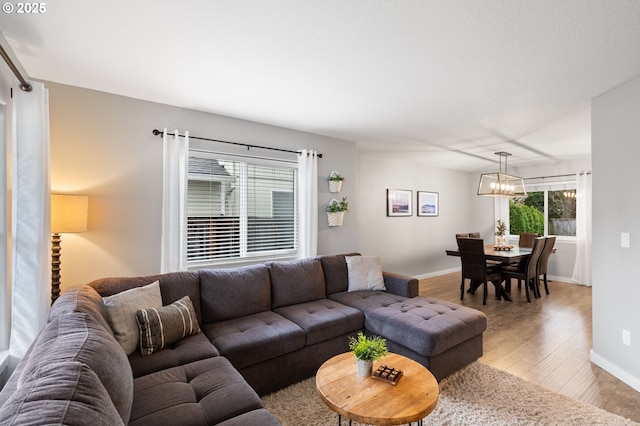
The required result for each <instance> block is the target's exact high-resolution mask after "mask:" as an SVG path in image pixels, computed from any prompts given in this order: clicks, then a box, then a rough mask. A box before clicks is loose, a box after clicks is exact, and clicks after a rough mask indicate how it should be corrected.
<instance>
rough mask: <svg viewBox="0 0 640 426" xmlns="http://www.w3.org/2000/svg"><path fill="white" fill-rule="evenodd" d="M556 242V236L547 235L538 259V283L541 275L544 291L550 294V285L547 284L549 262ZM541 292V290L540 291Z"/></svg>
mask: <svg viewBox="0 0 640 426" xmlns="http://www.w3.org/2000/svg"><path fill="white" fill-rule="evenodd" d="M555 244H556V237H547V238H545V240H544V248H543V249H542V254H541V255H540V260H538V272H537V274H538V285H539V283H540V275H542V279H543V281H544V291H545V292H546V293H547V294H549V285H548V284H547V264H548V263H549V255H550V254H551V252H552V251H553V246H554V245H555ZM538 294H540V291H538Z"/></svg>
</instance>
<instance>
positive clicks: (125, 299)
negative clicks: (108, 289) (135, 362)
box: [102, 281, 162, 355]
mask: <svg viewBox="0 0 640 426" xmlns="http://www.w3.org/2000/svg"><path fill="white" fill-rule="evenodd" d="M102 300H103V301H104V305H105V308H106V309H107V315H108V317H109V324H110V325H111V329H112V330H113V334H114V335H115V337H116V340H117V341H118V343H120V345H121V346H122V349H124V351H125V352H126V354H127V355H131V354H132V353H133V352H135V350H136V349H137V347H138V343H139V340H140V333H139V331H138V324H137V323H136V312H137V311H138V309H148V308H161V307H162V295H161V294H160V283H159V282H158V281H155V282H153V283H151V284H149V285H146V286H144V287H137V288H132V289H129V290H125V291H123V292H120V293H117V294H114V295H113V296H108V297H103V298H102Z"/></svg>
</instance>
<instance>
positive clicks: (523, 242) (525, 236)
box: [518, 232, 540, 248]
mask: <svg viewBox="0 0 640 426" xmlns="http://www.w3.org/2000/svg"><path fill="white" fill-rule="evenodd" d="M539 236H540V234H538V233H535V232H523V233H522V234H520V238H519V239H518V246H520V247H524V248H532V247H533V240H535V239H536V238H538V237H539Z"/></svg>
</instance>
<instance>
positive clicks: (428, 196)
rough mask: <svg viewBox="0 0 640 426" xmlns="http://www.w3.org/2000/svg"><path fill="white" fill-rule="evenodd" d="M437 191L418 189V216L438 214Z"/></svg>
mask: <svg viewBox="0 0 640 426" xmlns="http://www.w3.org/2000/svg"><path fill="white" fill-rule="evenodd" d="M439 213H440V206H439V205H438V193H437V192H427V191H418V216H438V214H439Z"/></svg>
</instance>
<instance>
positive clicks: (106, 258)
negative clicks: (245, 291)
mask: <svg viewBox="0 0 640 426" xmlns="http://www.w3.org/2000/svg"><path fill="white" fill-rule="evenodd" d="M46 86H47V88H48V89H49V95H50V119H51V187H52V192H60V193H74V194H86V195H88V196H89V231H88V232H86V233H82V234H65V235H63V236H62V240H63V241H62V259H61V260H62V289H63V291H64V290H65V289H66V288H68V287H69V286H71V285H74V284H81V283H85V282H88V281H90V280H93V279H96V278H100V277H105V276H135V275H148V274H155V273H158V272H159V270H160V261H159V258H160V218H161V210H160V209H161V196H162V192H161V191H162V143H161V139H160V138H159V137H158V136H154V135H152V130H153V129H154V128H159V129H162V128H163V127H167V128H168V129H171V130H173V129H174V128H178V129H179V130H180V131H181V132H183V131H185V130H188V131H189V132H190V134H191V135H194V136H202V137H208V138H214V139H221V140H230V141H237V142H243V143H252V144H256V145H266V146H270V147H276V148H284V149H291V150H297V149H302V148H309V149H316V150H318V151H319V152H321V153H322V154H323V158H321V159H320V160H319V162H318V174H319V178H318V180H319V182H318V187H319V204H320V205H319V209H318V210H319V213H318V217H319V225H318V228H319V229H318V233H319V236H318V251H319V253H320V254H325V253H335V252H340V251H355V250H356V249H357V240H358V235H357V212H358V206H357V203H351V205H350V207H351V212H350V213H348V214H347V218H346V219H345V223H344V225H343V226H342V227H340V228H329V227H328V226H327V220H326V214H325V213H324V208H325V206H326V204H327V203H328V201H329V200H330V199H331V198H332V197H333V196H334V194H330V193H329V187H328V183H327V180H326V178H327V177H328V176H329V173H330V172H331V170H337V171H339V172H340V173H341V174H342V175H344V176H345V177H346V180H345V182H344V185H343V190H342V193H341V194H339V195H340V196H347V197H348V199H349V200H355V198H356V188H357V184H358V180H357V175H356V155H357V149H356V144H355V143H354V142H349V141H343V140H338V139H333V138H329V137H324V136H319V135H315V134H311V133H305V132H299V131H294V130H289V129H283V128H279V127H274V126H268V125H264V124H259V123H254V122H249V121H244V120H238V119H233V118H228V117H223V116H219V115H214V114H207V113H203V112H198V111H194V110H188V109H183V108H176V107H172V106H167V105H161V104H156V103H151V102H146V101H140V100H136V99H131V98H126V97H122V96H116V95H111V94H107V93H102V92H97V91H92V90H86V89H81V88H77V87H71V86H65V85H60V84H54V83H46ZM176 90H178V89H176ZM194 144H195V143H194ZM198 144H200V143H198ZM212 146H213V145H212ZM215 147H216V148H217V149H222V150H226V151H228V150H230V149H233V148H231V146H230V145H222V144H215ZM238 150H239V151H240V152H243V153H246V152H247V150H246V148H238V149H236V151H238ZM251 153H252V154H256V155H263V156H264V155H271V154H272V153H273V152H272V151H264V150H257V149H255V150H252V151H251ZM286 155H289V158H295V156H294V155H293V154H286Z"/></svg>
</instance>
